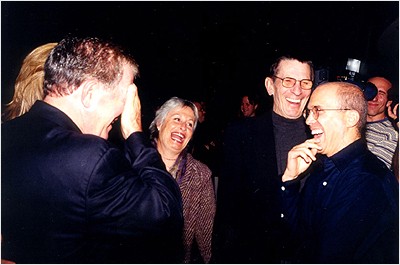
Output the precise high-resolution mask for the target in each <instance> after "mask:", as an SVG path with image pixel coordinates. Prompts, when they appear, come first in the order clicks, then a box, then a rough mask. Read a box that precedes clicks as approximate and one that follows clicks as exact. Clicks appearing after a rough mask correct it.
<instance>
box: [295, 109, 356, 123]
mask: <svg viewBox="0 0 400 265" xmlns="http://www.w3.org/2000/svg"><path fill="white" fill-rule="evenodd" d="M326 110H351V109H321V108H320V107H318V106H314V107H313V108H312V109H307V108H306V109H304V112H303V116H304V118H306V119H307V118H308V116H309V115H310V112H312V115H313V117H314V119H315V120H318V118H319V112H320V111H326Z"/></svg>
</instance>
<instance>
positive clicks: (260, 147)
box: [214, 110, 306, 263]
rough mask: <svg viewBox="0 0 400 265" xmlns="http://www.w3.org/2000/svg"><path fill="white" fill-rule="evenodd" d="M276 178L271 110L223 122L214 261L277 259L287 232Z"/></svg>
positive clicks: (278, 183)
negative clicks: (250, 116)
mask: <svg viewBox="0 0 400 265" xmlns="http://www.w3.org/2000/svg"><path fill="white" fill-rule="evenodd" d="M305 137H306V132H305ZM304 140H305V139H304ZM295 144H298V143H293V145H295ZM281 183H282V182H281V178H280V176H278V169H277V158H276V150H275V138H274V129H273V122H272V110H271V111H268V112H266V113H264V114H263V115H262V116H258V117H256V118H249V119H242V120H238V121H236V122H234V123H232V124H231V125H230V126H228V127H227V129H226V130H225V135H224V141H223V162H222V167H221V173H220V178H219V180H218V196H217V213H216V225H215V230H214V232H215V233H214V253H215V256H214V258H215V260H216V262H217V263H280V262H281V260H282V259H283V254H282V251H283V249H284V248H285V243H284V240H285V239H286V238H287V237H286V232H287V231H288V230H287V229H286V228H285V227H284V226H283V222H282V220H281V213H282V205H281V203H282V199H281V195H280V188H281Z"/></svg>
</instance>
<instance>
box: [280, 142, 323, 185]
mask: <svg viewBox="0 0 400 265" xmlns="http://www.w3.org/2000/svg"><path fill="white" fill-rule="evenodd" d="M318 142H319V140H317V139H308V140H306V141H305V142H304V143H302V144H299V145H296V146H294V147H293V148H292V149H291V150H290V151H289V153H288V160H287V165H286V170H285V172H284V174H283V176H282V181H283V182H285V181H289V180H293V179H296V178H297V177H298V176H299V175H300V174H301V173H303V172H304V171H306V169H307V168H308V167H309V166H310V165H311V163H312V162H313V161H315V160H316V157H315V155H316V154H317V151H318V150H321V147H320V146H318V144H317V143H318Z"/></svg>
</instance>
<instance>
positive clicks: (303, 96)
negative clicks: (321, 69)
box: [265, 59, 312, 119]
mask: <svg viewBox="0 0 400 265" xmlns="http://www.w3.org/2000/svg"><path fill="white" fill-rule="evenodd" d="M287 77H289V78H290V79H295V80H296V81H295V84H294V85H293V87H287V86H288V82H284V81H283V80H282V79H285V78H287ZM302 80H303V81H302ZM310 81H311V69H310V66H309V65H308V64H306V63H301V62H299V61H298V60H294V59H290V60H282V61H281V62H280V63H279V66H278V70H277V72H276V76H275V77H267V78H266V79H265V86H266V88H267V92H268V94H269V95H270V96H273V98H274V106H273V111H274V112H275V113H276V114H278V115H280V116H282V117H285V118H287V119H297V118H299V117H301V116H302V114H303V110H304V108H305V106H306V104H307V101H308V99H309V98H310V94H311V87H309V86H307V84H310ZM311 84H312V81H311ZM284 85H286V87H285V86H284Z"/></svg>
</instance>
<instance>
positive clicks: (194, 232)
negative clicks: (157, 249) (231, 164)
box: [150, 97, 216, 263]
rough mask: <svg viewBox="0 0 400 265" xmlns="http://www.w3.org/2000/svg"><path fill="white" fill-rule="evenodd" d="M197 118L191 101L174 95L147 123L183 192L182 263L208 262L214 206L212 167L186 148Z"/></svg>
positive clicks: (196, 112) (170, 171)
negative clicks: (193, 155)
mask: <svg viewBox="0 0 400 265" xmlns="http://www.w3.org/2000/svg"><path fill="white" fill-rule="evenodd" d="M197 120H198V110H197V107H196V106H195V105H194V104H193V103H192V102H190V101H187V100H184V99H181V98H178V97H173V98H171V99H169V100H167V101H166V102H165V103H164V104H163V105H162V106H161V107H160V108H159V109H158V110H157V112H156V115H155V118H154V120H153V121H152V123H151V125H150V133H151V138H152V140H153V143H154V145H155V146H156V147H157V150H158V152H159V153H160V155H161V158H162V160H163V162H164V164H165V165H166V167H167V169H168V171H169V173H171V175H172V176H173V177H174V178H175V180H176V181H177V182H178V184H179V188H180V189H181V193H182V201H183V219H184V228H183V249H184V260H183V262H184V263H209V262H210V260H211V237H212V228H213V224H214V217H215V209H216V208H215V207H216V206H215V194H214V186H213V183H212V179H211V171H210V169H209V168H208V167H207V166H206V165H205V164H203V163H201V162H200V161H198V160H196V159H194V158H193V157H192V155H191V154H190V153H188V151H187V145H188V143H189V141H190V140H191V139H192V136H193V133H194V131H195V128H196V125H197Z"/></svg>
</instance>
